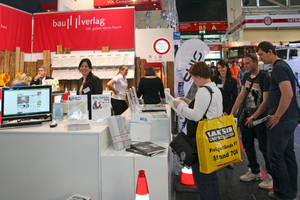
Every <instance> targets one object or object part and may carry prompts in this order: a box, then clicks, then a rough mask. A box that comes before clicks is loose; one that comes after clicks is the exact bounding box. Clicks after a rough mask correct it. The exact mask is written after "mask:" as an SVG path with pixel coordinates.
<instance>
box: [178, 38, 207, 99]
mask: <svg viewBox="0 0 300 200" xmlns="http://www.w3.org/2000/svg"><path fill="white" fill-rule="evenodd" d="M208 53H209V47H208V46H207V45H206V44H205V43H204V42H203V41H202V40H199V39H190V40H187V41H186V42H184V43H183V44H182V45H181V46H180V48H179V49H178V51H177V54H176V57H175V67H174V75H175V77H174V80H175V86H174V96H175V97H176V96H178V82H179V81H181V80H178V71H179V70H180V71H181V75H182V78H183V82H184V85H183V88H184V93H185V96H187V94H188V92H189V90H190V88H191V86H192V84H193V79H192V77H191V76H190V74H189V73H188V72H187V71H188V70H189V69H190V68H191V67H192V66H193V64H195V63H196V62H200V61H204V60H205V56H206V55H207V54H208Z"/></svg>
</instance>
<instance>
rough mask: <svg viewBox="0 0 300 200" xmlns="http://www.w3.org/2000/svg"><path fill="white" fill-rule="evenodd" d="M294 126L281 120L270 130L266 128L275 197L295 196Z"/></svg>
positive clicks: (289, 197)
mask: <svg viewBox="0 0 300 200" xmlns="http://www.w3.org/2000/svg"><path fill="white" fill-rule="evenodd" d="M296 126H297V124H295V123H289V122H287V121H282V122H279V123H278V124H277V125H276V126H274V128H273V129H272V130H270V129H267V134H268V157H269V160H270V163H271V169H272V176H273V188H274V195H275V199H284V200H288V199H289V200H290V199H294V198H296V196H297V178H298V166H297V161H296V156H295V151H294V131H295V128H296Z"/></svg>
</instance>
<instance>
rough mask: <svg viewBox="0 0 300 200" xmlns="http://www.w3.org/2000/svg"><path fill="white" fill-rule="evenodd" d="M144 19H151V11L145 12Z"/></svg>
mask: <svg viewBox="0 0 300 200" xmlns="http://www.w3.org/2000/svg"><path fill="white" fill-rule="evenodd" d="M145 18H146V19H150V18H151V10H147V12H146V13H145Z"/></svg>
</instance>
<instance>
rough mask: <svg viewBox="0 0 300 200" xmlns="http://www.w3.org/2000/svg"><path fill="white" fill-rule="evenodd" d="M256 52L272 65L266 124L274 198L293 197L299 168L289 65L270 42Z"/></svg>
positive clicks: (296, 116)
mask: <svg viewBox="0 0 300 200" xmlns="http://www.w3.org/2000/svg"><path fill="white" fill-rule="evenodd" d="M256 52H257V54H258V56H259V59H260V60H261V61H263V62H264V63H265V64H272V65H273V70H272V75H271V81H270V89H269V97H268V106H269V109H270V110H269V114H270V115H271V117H270V119H269V122H268V123H267V135H268V158H269V160H270V165H271V169H272V175H273V179H274V182H273V183H274V192H270V193H269V196H270V197H272V198H275V199H286V200H288V199H289V200H292V199H296V196H297V178H298V175H297V174H298V167H297V161H296V156H295V151H294V131H295V128H296V127H297V124H298V117H299V114H298V106H297V102H296V98H295V82H296V81H295V77H294V73H293V71H292V69H291V67H290V66H289V65H288V64H287V63H286V62H284V61H282V60H280V59H279V57H278V56H277V54H276V51H275V48H274V46H273V45H272V44H271V43H270V42H266V41H264V42H261V43H259V45H258V46H257V49H256Z"/></svg>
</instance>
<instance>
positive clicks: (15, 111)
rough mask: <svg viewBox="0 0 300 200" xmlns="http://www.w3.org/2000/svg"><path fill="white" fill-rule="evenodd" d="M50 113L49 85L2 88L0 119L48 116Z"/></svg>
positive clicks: (50, 92)
mask: <svg viewBox="0 0 300 200" xmlns="http://www.w3.org/2000/svg"><path fill="white" fill-rule="evenodd" d="M51 113H52V86H51V85H43V86H24V87H22V86H21V87H4V88H2V109H1V115H2V120H9V119H23V118H37V117H49V116H51Z"/></svg>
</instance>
